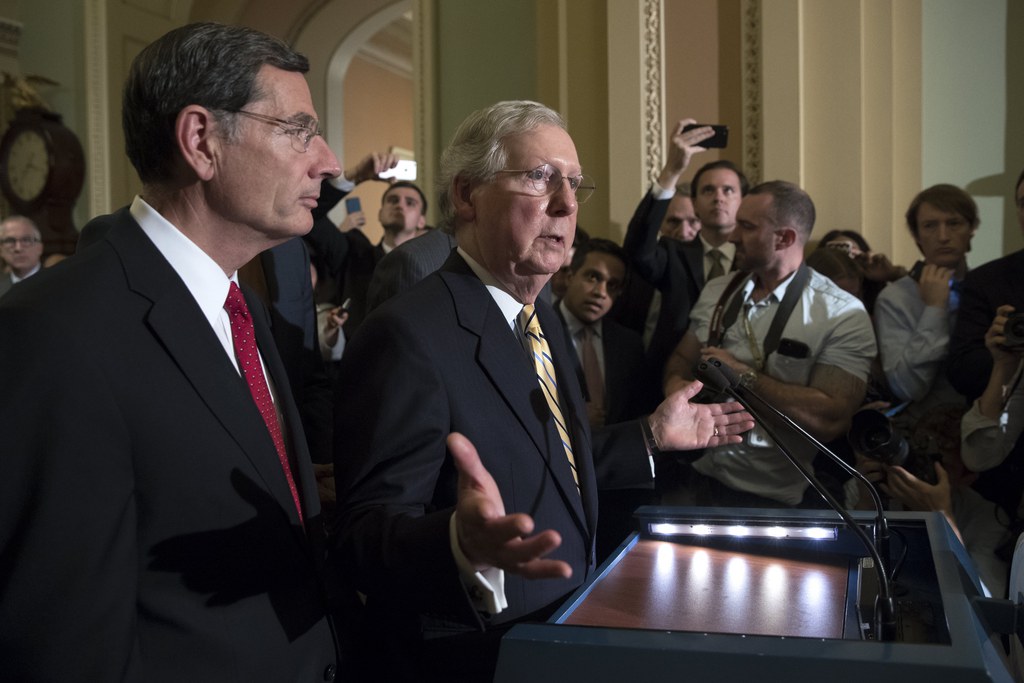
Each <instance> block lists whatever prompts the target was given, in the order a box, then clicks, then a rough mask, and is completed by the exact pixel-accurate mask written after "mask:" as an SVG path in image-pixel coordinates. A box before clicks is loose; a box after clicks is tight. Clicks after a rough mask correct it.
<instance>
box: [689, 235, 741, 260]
mask: <svg viewBox="0 0 1024 683" xmlns="http://www.w3.org/2000/svg"><path fill="white" fill-rule="evenodd" d="M697 239H699V240H700V244H701V248H702V249H703V250H704V255H705V256H707V255H708V252H709V251H711V250H712V249H717V250H718V251H720V252H722V255H723V256H725V257H726V258H727V259H729V260H730V261H732V259H733V257H734V256H735V255H736V245H735V244H733V243H732V242H728V241H727V242H725V243H724V244H723V245H722V246H720V247H715V246H712V245H711V244H710V243H709V242H708V241H707V240H706V239H704V233H703V232H698V233H697Z"/></svg>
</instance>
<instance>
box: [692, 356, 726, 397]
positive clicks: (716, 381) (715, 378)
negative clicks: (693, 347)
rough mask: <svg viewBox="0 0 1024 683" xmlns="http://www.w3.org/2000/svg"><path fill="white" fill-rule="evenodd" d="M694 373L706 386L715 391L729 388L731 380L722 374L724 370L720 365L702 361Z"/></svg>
mask: <svg viewBox="0 0 1024 683" xmlns="http://www.w3.org/2000/svg"><path fill="white" fill-rule="evenodd" d="M694 375H695V376H696V377H697V379H699V380H700V381H701V382H703V383H704V386H706V387H707V388H709V389H711V390H713V391H725V390H727V389H728V388H729V386H730V385H729V382H728V380H726V378H725V376H724V375H723V374H722V370H721V368H719V367H715V365H714V364H712V363H711V362H708V361H701V362H700V363H698V364H697V367H696V368H694Z"/></svg>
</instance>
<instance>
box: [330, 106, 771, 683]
mask: <svg viewBox="0 0 1024 683" xmlns="http://www.w3.org/2000/svg"><path fill="white" fill-rule="evenodd" d="M440 177H441V179H442V187H443V188H444V190H443V192H442V193H441V197H440V206H441V213H442V221H443V225H444V226H445V228H446V229H450V230H453V231H454V233H455V237H456V240H457V242H458V248H457V250H456V252H455V253H453V254H452V256H451V257H450V258H449V260H448V261H447V262H446V263H445V265H444V266H443V267H442V269H441V270H440V271H439V272H436V273H434V274H432V275H430V276H428V277H427V278H425V279H424V280H423V281H421V282H420V283H419V284H417V285H416V286H414V287H413V288H412V289H410V290H408V291H407V292H406V293H404V294H403V295H402V296H400V297H396V298H394V299H391V300H389V301H387V302H386V303H384V304H383V305H381V306H380V307H379V308H377V309H376V310H375V311H374V312H373V313H372V314H371V315H370V316H368V317H367V319H366V321H365V323H364V324H363V327H362V328H361V330H360V332H359V334H358V335H356V336H355V338H353V340H352V342H351V345H350V346H349V347H348V348H347V349H346V353H345V356H344V358H343V359H342V362H341V369H340V373H339V387H344V389H343V390H339V392H338V395H337V402H336V415H337V420H336V422H335V443H336V446H335V472H336V476H337V479H338V492H339V511H340V530H339V534H338V538H339V540H340V545H339V547H338V558H337V559H338V561H339V563H340V565H341V566H342V567H344V568H347V569H350V570H352V571H353V572H354V574H355V578H356V581H357V583H358V587H359V589H360V590H361V591H362V592H363V593H364V594H365V595H366V610H367V613H366V616H367V622H366V628H365V631H364V633H365V635H366V641H365V643H363V644H362V647H360V648H359V651H360V653H361V654H363V655H364V656H365V657H366V658H367V660H368V662H369V666H370V668H371V670H372V671H373V673H374V674H375V676H376V678H377V679H378V680H388V681H402V680H432V681H433V680H436V681H466V680H472V681H477V680H479V681H490V680H492V678H493V675H494V668H495V663H496V659H497V651H498V646H499V640H500V637H501V635H502V633H504V632H505V631H506V630H507V629H508V628H509V627H510V626H511V625H512V624H514V623H516V622H519V621H523V620H527V619H541V618H544V617H546V616H547V615H548V614H550V613H551V611H552V610H553V609H554V608H555V607H556V606H557V605H558V604H559V603H560V601H561V600H562V598H563V597H565V596H566V595H567V594H568V593H569V592H571V591H572V590H573V589H575V588H576V587H577V586H579V585H580V583H581V582H582V581H584V580H585V579H586V578H587V576H588V575H589V574H590V573H591V572H592V571H593V569H594V535H595V530H596V527H597V523H598V520H597V512H598V511H597V482H598V480H599V479H600V480H602V481H607V480H614V479H616V478H618V479H621V480H622V481H624V482H625V481H634V480H646V481H650V479H651V471H650V457H651V453H650V451H649V450H648V446H650V447H651V448H653V449H655V450H656V449H657V448H658V447H659V446H666V447H667V446H671V447H673V448H693V447H702V446H704V445H706V444H708V443H726V442H738V441H739V440H740V437H739V436H738V432H739V431H741V430H743V429H748V428H749V427H750V426H751V425H752V423H750V422H748V421H747V418H749V416H747V415H745V414H744V413H741V412H734V411H736V410H737V409H738V407H737V406H733V407H731V408H727V409H726V410H724V411H719V410H717V409H712V410H711V411H710V412H709V411H708V410H707V408H709V406H703V405H690V404H689V403H688V401H687V399H688V397H689V395H690V394H682V393H681V394H677V395H675V396H673V397H672V398H671V399H670V400H669V401H666V402H665V404H663V405H662V406H661V407H659V409H658V411H656V412H655V414H654V415H652V416H651V417H649V418H644V419H643V420H636V421H633V422H629V423H625V424H623V425H618V426H616V427H608V428H606V429H605V430H604V433H603V434H602V435H601V436H600V438H599V439H598V438H597V437H594V438H592V436H591V433H590V428H589V425H588V424H587V418H586V411H585V408H584V404H583V398H582V395H581V393H580V385H579V382H578V380H577V377H576V375H575V373H574V371H573V363H572V361H571V357H570V355H569V354H570V353H572V352H571V351H570V350H569V349H568V347H567V346H566V340H565V337H564V334H563V333H562V330H561V325H560V323H559V320H558V317H557V316H556V315H555V313H554V311H553V310H552V308H551V306H550V305H548V304H546V303H544V302H543V301H539V302H538V301H537V299H538V294H539V293H540V291H541V289H542V288H543V287H544V285H545V284H546V283H547V282H548V280H549V279H550V277H551V274H552V273H554V272H555V271H556V270H557V269H558V268H559V267H561V266H562V264H563V263H564V262H565V257H566V253H567V250H568V249H569V246H570V245H571V244H572V239H573V233H574V231H575V228H576V210H577V204H578V202H579V201H582V200H583V199H585V198H586V197H585V196H586V195H589V194H590V192H591V191H592V187H591V186H590V183H589V182H588V180H587V178H586V177H585V176H583V174H582V170H581V167H580V163H579V160H578V158H577V155H576V148H575V145H574V144H573V142H572V139H571V138H570V137H569V134H568V133H567V132H566V130H565V124H564V122H563V121H562V119H561V117H560V116H559V115H558V114H557V113H555V112H553V111H552V110H550V109H548V108H547V107H544V106H543V105H540V104H537V103H534V102H524V101H515V102H500V103H498V104H495V105H493V106H491V107H488V108H486V109H483V110H480V111H477V112H475V113H473V114H471V115H470V116H469V117H468V118H467V119H466V121H464V122H463V123H462V125H461V126H460V127H459V129H458V130H457V132H456V133H455V137H454V139H453V141H452V143H451V145H450V146H449V148H448V149H447V150H446V152H445V153H444V155H443V156H442V161H441V171H440ZM538 321H539V325H538ZM453 432H458V433H459V434H453ZM645 437H646V438H645ZM467 438H468V441H467Z"/></svg>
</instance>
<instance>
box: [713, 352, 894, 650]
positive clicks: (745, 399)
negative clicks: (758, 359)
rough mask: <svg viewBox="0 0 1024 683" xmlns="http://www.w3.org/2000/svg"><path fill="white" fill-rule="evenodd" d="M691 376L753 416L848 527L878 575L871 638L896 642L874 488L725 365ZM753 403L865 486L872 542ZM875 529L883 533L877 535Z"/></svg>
mask: <svg viewBox="0 0 1024 683" xmlns="http://www.w3.org/2000/svg"><path fill="white" fill-rule="evenodd" d="M694 373H695V375H696V377H697V379H699V380H700V381H701V382H703V383H704V384H705V385H707V386H709V387H711V388H712V389H717V390H718V391H720V392H724V393H726V394H728V395H730V396H732V397H733V398H734V399H736V401H738V402H739V403H740V404H741V405H742V406H743V407H744V408H746V410H747V412H749V413H750V414H751V415H753V416H754V419H755V420H757V422H758V424H760V425H761V426H762V427H763V428H764V430H765V431H766V432H768V435H769V436H770V437H771V438H772V440H774V441H775V443H776V445H778V447H779V450H780V451H782V454H783V455H784V456H786V459H787V460H789V462H790V463H792V465H793V466H794V467H796V468H797V470H799V472H800V474H801V475H803V477H804V479H806V480H807V482H808V483H809V484H810V485H811V487H812V488H813V489H814V490H815V491H816V492H817V493H818V494H819V495H820V496H821V497H822V498H824V499H825V502H826V503H828V505H829V507H831V508H832V509H833V510H834V511H835V512H836V513H837V514H838V515H839V516H840V517H841V518H842V520H843V522H845V523H846V526H847V527H849V528H850V530H851V531H853V533H854V534H855V535H856V536H857V538H858V539H860V541H861V543H863V544H864V547H865V548H866V549H867V551H868V553H869V554H870V555H871V558H872V560H874V563H875V570H876V572H877V573H878V597H877V599H876V600H875V614H874V617H875V618H874V620H873V622H874V626H875V637H876V638H877V639H878V640H879V641H886V642H889V641H894V640H895V639H896V600H895V598H894V597H893V595H892V583H891V581H890V578H889V573H888V571H887V570H886V562H887V561H888V528H889V527H888V524H887V523H886V520H885V514H884V512H883V506H882V500H881V497H880V496H879V495H878V492H877V491H876V490H875V487H874V486H873V485H872V484H871V482H869V481H868V480H867V478H866V477H864V475H863V474H861V473H860V472H858V471H857V470H856V468H854V467H851V466H850V465H849V464H848V463H847V462H846V461H845V460H843V459H842V458H840V457H839V456H838V455H836V454H835V453H833V452H832V451H830V450H829V449H828V448H826V447H825V446H824V445H822V444H821V442H819V441H818V440H817V439H815V438H814V437H813V436H811V435H810V434H808V433H807V431H806V430H804V429H803V428H802V427H800V426H799V425H798V424H796V423H795V422H794V421H793V420H791V419H790V418H789V416H787V415H785V414H784V413H782V412H781V411H780V410H778V409H776V408H775V407H774V406H772V405H771V404H769V403H768V402H767V401H766V400H765V399H764V398H762V397H761V396H759V395H758V394H757V393H756V392H754V391H753V390H751V389H750V388H748V387H743V386H742V385H740V383H739V378H738V377H737V375H736V373H735V371H734V370H733V369H732V368H730V367H729V366H728V365H725V364H724V363H722V362H721V361H719V360H717V359H711V360H709V361H701V362H700V363H698V365H697V367H696V368H695V370H694ZM751 399H753V400H751ZM753 403H757V404H758V405H760V406H762V408H767V409H768V413H769V414H772V415H776V416H778V417H780V418H781V419H782V421H783V423H784V424H785V425H786V426H787V427H790V428H792V430H794V431H795V432H796V434H797V435H798V436H800V437H802V438H804V439H806V440H807V441H809V442H810V443H812V444H813V445H814V446H816V447H817V448H819V449H820V450H821V452H823V453H825V454H826V455H827V456H828V457H830V458H832V459H833V460H834V461H836V462H837V463H839V464H840V466H842V468H843V469H844V470H846V471H847V472H849V473H850V474H851V475H853V476H855V477H857V478H859V479H860V480H861V481H863V482H864V483H865V484H867V487H868V490H869V491H870V492H871V494H872V498H873V499H874V500H875V508H876V520H877V521H876V542H872V540H871V539H870V538H868V535H867V534H866V533H864V530H863V529H862V528H861V527H860V525H859V524H857V522H856V520H854V519H853V517H851V516H850V513H849V512H847V511H846V509H845V508H844V507H843V506H842V505H841V504H840V503H839V501H837V500H836V499H835V497H834V496H833V495H832V494H831V493H829V491H828V489H826V488H825V487H824V486H822V484H821V482H819V481H818V479H817V477H815V476H814V473H813V472H811V471H810V470H809V469H808V468H807V467H805V466H804V465H803V463H801V462H800V461H799V460H797V458H796V457H795V456H794V455H793V454H792V453H791V452H790V450H789V447H788V446H786V444H785V442H784V441H783V440H782V439H780V438H779V436H778V433H777V432H776V430H775V428H774V426H773V425H772V424H771V422H770V421H769V420H767V419H765V416H764V415H763V414H762V411H761V410H758V409H755V408H754V406H753V405H752V404H753ZM879 527H881V529H883V530H884V531H882V532H880V531H879ZM882 533H884V538H885V541H884V544H885V546H886V558H885V561H883V559H882V552H881V551H880V550H879V545H880V544H881V543H882V542H881V541H880V539H881V538H882V536H881V535H880V534H882Z"/></svg>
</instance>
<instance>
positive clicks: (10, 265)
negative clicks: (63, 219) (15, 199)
mask: <svg viewBox="0 0 1024 683" xmlns="http://www.w3.org/2000/svg"><path fill="white" fill-rule="evenodd" d="M42 257H43V236H42V234H41V233H40V232H39V228H37V227H36V224H35V223H33V222H32V221H31V220H30V219H28V218H25V217H24V216H8V217H7V218H5V219H4V221H3V222H2V223H0V258H2V259H3V261H4V266H5V269H6V271H7V272H2V273H0V296H3V295H4V294H6V293H7V291H8V290H9V289H10V288H11V287H12V286H14V285H16V284H18V283H19V282H21V281H22V280H24V279H25V278H29V277H32V276H33V275H35V274H36V273H38V272H39V269H40V268H41V267H42V264H41V260H42Z"/></svg>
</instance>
